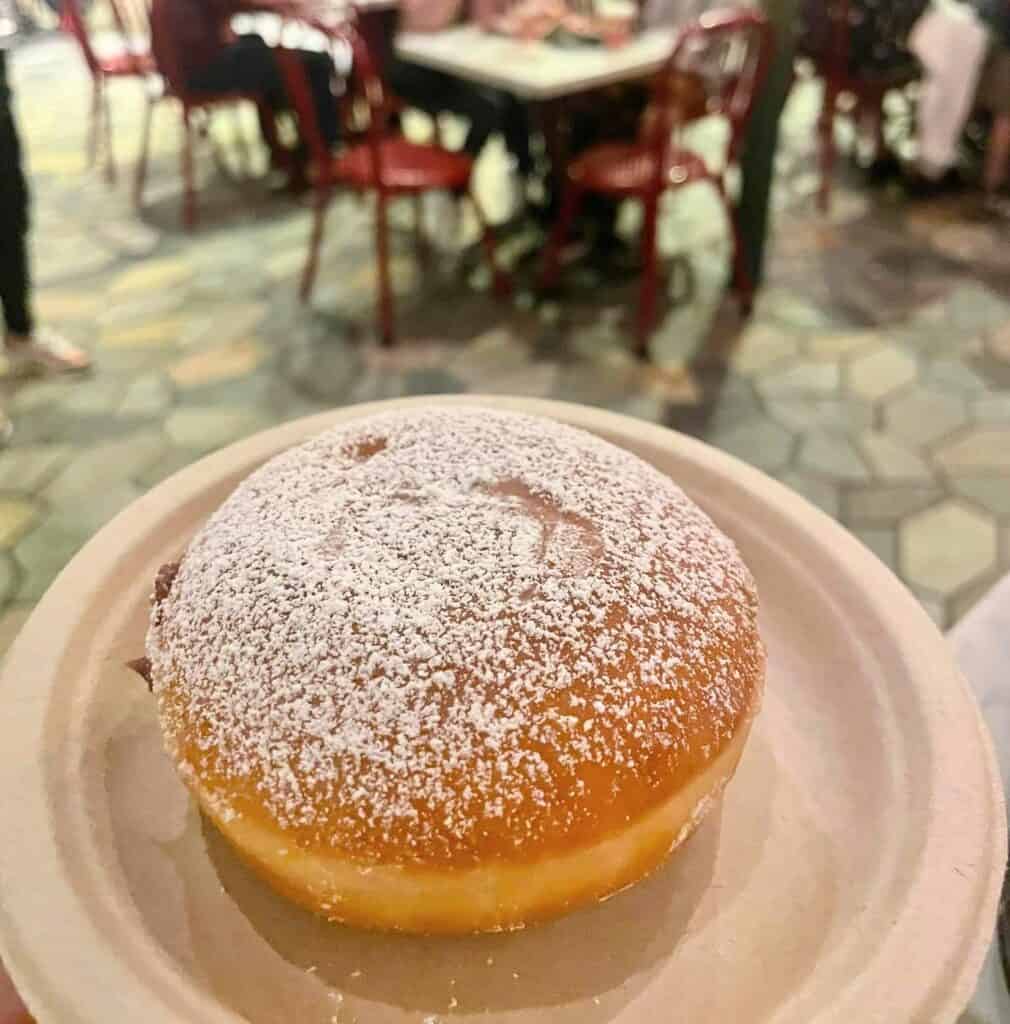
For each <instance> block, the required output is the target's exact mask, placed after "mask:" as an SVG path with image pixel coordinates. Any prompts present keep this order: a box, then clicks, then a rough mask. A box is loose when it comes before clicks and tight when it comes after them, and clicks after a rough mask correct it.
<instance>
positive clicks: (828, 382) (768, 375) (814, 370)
mask: <svg viewBox="0 0 1010 1024" xmlns="http://www.w3.org/2000/svg"><path fill="white" fill-rule="evenodd" d="M841 377H842V372H841V368H840V367H839V366H838V364H837V363H821V362H817V361H815V360H812V359H797V360H789V361H787V362H785V363H783V364H782V365H781V366H779V365H776V366H775V367H774V368H772V369H770V370H766V371H765V372H764V373H761V374H759V375H758V377H757V379H756V380H755V386H756V387H757V389H758V391H760V392H761V394H762V395H765V396H766V397H767V396H772V395H787V394H813V395H833V394H835V393H836V392H837V391H838V385H839V383H840V381H841Z"/></svg>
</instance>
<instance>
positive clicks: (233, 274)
mask: <svg viewBox="0 0 1010 1024" xmlns="http://www.w3.org/2000/svg"><path fill="white" fill-rule="evenodd" d="M15 79H16V81H17V83H18V85H19V90H18V92H19V103H20V115H21V121H22V124H23V126H24V134H25V136H26V143H27V148H28V150H29V152H30V156H31V169H32V177H33V181H34V185H35V190H36V207H35V234H34V245H35V258H36V265H37V278H38V286H39V295H38V300H39V306H40V310H41V313H42V315H43V317H44V318H45V319H46V320H48V321H51V322H53V323H54V324H56V325H57V326H59V327H60V328H61V329H63V330H65V331H66V332H67V333H69V334H71V335H73V336H74V337H75V338H77V339H79V340H80V341H81V342H82V343H84V344H86V345H87V346H88V347H90V348H91V349H92V350H93V351H94V354H95V357H96V360H97V371H96V372H95V373H94V374H93V375H92V376H90V377H89V378H87V379H85V380H80V381H63V380H46V381H20V380H14V379H10V378H4V379H3V381H2V385H0V387H2V390H0V396H2V397H0V400H2V401H3V402H4V403H5V405H6V408H7V409H8V410H9V412H10V414H11V415H12V416H13V417H14V419H15V421H16V426H17V433H16V436H15V441H14V443H13V445H12V446H11V447H10V448H9V449H8V450H6V451H5V452H3V453H2V454H0V604H2V608H3V618H2V622H0V648H2V646H3V645H5V644H6V643H7V642H9V639H10V637H11V636H12V635H13V633H14V632H15V631H16V629H17V628H18V626H19V625H20V623H21V622H22V621H23V619H24V617H25V615H26V613H27V610H28V609H29V608H30V607H31V605H32V604H33V602H35V601H36V600H37V599H38V598H39V596H40V595H41V594H42V593H43V591H44V590H45V589H46V587H47V586H48V585H49V583H50V582H51V580H52V579H53V577H54V576H55V574H56V573H57V572H58V571H59V569H60V568H61V567H62V566H63V564H64V563H65V562H66V561H67V559H69V558H70V557H71V555H73V553H74V552H75V551H76V550H77V549H78V548H79V547H80V546H81V545H82V544H83V543H84V541H85V540H86V539H87V538H88V537H89V536H90V535H91V534H92V533H93V532H94V531H95V530H96V529H98V527H100V526H101V525H102V524H103V523H104V522H105V521H107V520H108V519H109V518H110V517H111V516H112V515H113V514H114V513H115V512H116V511H117V510H119V509H120V508H121V507H123V506H124V505H125V504H127V503H128V502H130V501H132V500H133V499H134V498H135V497H136V496H137V495H139V494H140V493H141V492H142V491H143V490H144V489H145V488H147V487H149V486H151V485H152V484H154V483H156V482H157V481H159V480H161V479H162V478H164V477H165V476H167V475H168V474H170V473H172V472H173V471H174V470H176V469H177V468H179V467H180V466H183V465H185V464H186V463H188V462H189V461H191V460H192V459H195V458H197V457H199V456H200V455H201V454H203V453H205V452H207V451H210V450H212V449H214V448H217V447H219V446H221V445H224V444H227V443H228V442H230V441H232V440H235V439H237V438H239V437H241V436H243V435H246V434H248V433H250V432H252V431H256V430H259V429H261V428H263V427H267V426H270V425H271V424H274V423H277V422H279V421H281V420H284V419H288V418H291V417H295V416H301V415H303V414H306V413H309V412H312V411H315V410H317V409H320V408H324V407H327V406H331V405H335V404H343V403H348V402H355V401H361V400H367V399H375V398H382V397H390V396H396V395H404V394H415V393H418V394H421V393H438V392H452V391H463V390H474V391H486V392H499V393H505V392H512V393H517V394H524V395H537V396H554V397H561V398H565V399H569V400H573V401H580V402H586V403H591V404H595V405H600V406H605V407H608V408H611V409H615V410H619V411H622V412H626V413H629V414H632V415H635V416H640V417H644V418H647V419H650V420H655V421H658V422H661V423H665V424H668V425H670V426H673V427H676V428H678V429H682V430H685V431H688V432H691V433H693V434H696V435H699V436H701V437H703V438H705V439H706V440H708V441H710V442H712V443H713V444H716V445H718V446H719V447H721V448H724V449H726V450H728V451H730V452H733V453H735V454H736V455H738V456H740V457H741V458H743V459H745V460H747V461H749V462H751V463H753V464H755V465H757V466H759V467H761V468H762V469H764V470H766V471H767V472H769V473H772V474H774V475H775V476H777V477H779V478H781V479H782V480H784V481H786V482H787V483H788V484H790V485H791V486H793V487H794V488H796V489H797V490H799V491H800V492H802V493H803V494H805V495H806V496H807V497H809V498H810V499H811V500H812V501H814V502H815V503H816V504H818V505H819V506H821V507H822V508H823V509H825V510H826V511H827V512H828V513H830V514H831V515H833V516H835V517H837V518H839V519H840V520H841V521H842V522H843V523H845V524H846V525H847V526H848V527H850V528H851V529H852V530H853V531H854V532H855V533H856V534H857V535H858V536H859V537H861V538H862V540H863V541H864V542H865V543H866V544H868V545H869V546H870V547H871V548H872V549H873V550H874V551H875V552H877V554H878V555H879V556H880V557H881V558H882V559H883V560H884V561H885V562H887V563H888V564H889V565H891V566H892V567H893V568H894V569H895V570H896V571H897V572H898V573H899V574H900V575H901V576H902V577H903V578H904V579H905V580H906V581H907V583H908V584H909V586H910V587H911V588H912V589H913V590H914V591H915V593H916V594H917V595H918V596H919V597H920V598H921V600H922V601H923V602H924V603H925V605H926V607H927V608H928V609H929V611H930V612H931V614H932V615H933V616H934V617H935V618H936V619H937V620H938V621H939V622H940V623H942V624H944V625H947V624H949V623H950V622H951V621H953V620H954V619H956V618H957V617H958V616H960V615H961V614H963V613H964V612H965V610H966V609H967V608H968V607H969V606H970V605H971V604H972V603H973V602H974V601H975V600H976V598H977V597H978V596H979V595H980V594H981V593H983V592H984V591H985V590H986V589H987V588H988V587H989V586H990V585H991V584H992V583H993V582H994V581H995V580H996V579H997V578H998V577H999V576H1000V575H1001V574H1002V573H1003V572H1004V571H1005V570H1006V569H1007V568H1010V247H1008V246H1006V245H1005V239H1004V238H1003V235H1002V233H1001V231H1000V230H999V228H997V227H995V226H992V225H990V224H987V223H986V222H984V221H982V220H979V219H978V218H976V217H975V216H974V214H973V210H972V209H971V206H970V204H968V202H967V201H962V202H959V203H950V202H948V203H946V204H927V205H922V204H916V205H908V204H904V203H899V202H896V201H895V200H894V198H893V197H888V196H887V195H879V194H878V195H870V194H868V193H866V192H864V191H862V190H860V189H856V188H854V187H852V185H846V184H844V183H842V184H841V185H840V187H839V191H838V193H837V196H836V201H835V205H834V209H833V214H832V216H831V217H830V218H829V219H828V220H823V219H821V218H819V217H818V216H817V215H816V214H815V213H814V212H813V210H812V208H811V199H810V196H811V194H812V192H813V191H814V189H815V188H816V184H817V179H816V176H815V175H814V174H813V173H812V171H811V167H812V161H811V159H810V155H809V147H810V143H811V139H812V132H811V119H812V116H813V111H814V109H815V101H816V96H815V95H814V94H813V93H812V92H811V91H810V90H801V91H800V92H799V93H798V94H797V95H796V97H795V98H794V102H793V103H792V105H791V107H790V109H789V112H788V120H787V130H786V144H785V146H784V152H783V154H782V157H781V168H780V171H781V175H780V177H781V181H780V187H779V194H778V197H777V198H778V206H779V208H780V211H781V214H780V218H779V232H778V238H777V245H776V249H775V255H774V260H773V266H772V271H771V275H770V277H771V279H770V282H769V286H768V287H767V289H766V290H765V292H764V294H763V295H762V297H761V300H760V303H759V306H758V309H757V313H756V315H755V317H754V318H753V320H752V321H751V322H750V323H749V324H748V325H747V326H746V327H745V328H743V329H741V325H740V323H739V321H738V319H737V317H736V314H735V312H734V310H733V308H732V305H731V304H730V303H729V302H723V301H722V290H723V279H724V276H725V273H726V254H727V248H726V238H725V225H724V223H723V221H722V219H721V217H720V215H719V211H718V206H717V205H716V203H715V200H714V197H712V196H711V195H709V194H707V193H706V192H705V191H704V188H701V189H693V190H690V191H685V192H684V193H683V194H682V195H681V196H680V197H679V198H677V199H675V200H674V201H671V203H670V204H669V206H668V208H667V209H666V210H665V212H664V218H663V230H662V238H663V248H664V251H665V252H666V253H667V254H668V255H669V256H670V257H671V261H670V262H671V265H672V266H674V267H675V268H676V272H675V273H673V274H672V275H671V285H670V291H671V302H670V307H669V310H668V313H667V316H666V318H665V320H664V323H663V325H662V327H661V329H660V330H659V332H657V335H656V338H655V340H654V344H653V356H654V362H653V365H652V366H649V367H647V366H642V365H640V364H638V363H636V362H635V361H634V360H633V359H632V358H631V357H630V356H629V355H628V337H627V334H626V328H625V322H624V317H625V314H626V310H627V308H628V302H629V299H630V298H631V297H632V296H633V293H634V281H633V278H631V277H629V276H628V275H622V274H620V273H617V272H615V271H613V270H609V271H606V272H601V271H598V270H593V269H589V268H586V269H579V270H577V271H574V272H572V273H571V274H570V275H569V279H568V290H567V293H566V295H565V297H564V301H563V303H562V304H556V305H546V306H538V305H537V304H535V303H534V301H533V295H532V292H531V288H530V285H531V282H532V268H533V266H534V265H535V257H536V255H537V250H538V247H539V245H540V244H541V239H540V238H539V237H538V236H537V235H536V234H535V232H531V231H529V230H524V231H517V232H512V233H510V234H509V235H508V237H507V239H506V244H505V251H506V255H507V257H508V259H509V260H510V262H512V263H513V264H514V265H515V267H516V273H517V278H518V280H519V281H520V287H519V288H518V293H517V296H516V298H515V301H514V302H513V303H511V304H509V305H507V306H506V305H502V304H500V303H497V302H495V300H494V299H493V298H492V297H491V296H490V295H489V294H487V291H486V289H487V281H486V277H484V276H483V275H482V271H481V270H480V268H479V266H478V265H477V264H476V263H474V264H471V263H470V262H469V261H468V260H467V259H466V258H464V259H462V260H459V259H454V258H453V257H452V255H451V252H450V250H445V252H443V256H442V258H440V259H439V260H437V261H436V264H435V265H434V266H433V267H430V268H429V269H428V270H427V272H426V273H425V275H424V279H423V280H422V279H421V274H420V273H419V268H418V263H417V261H416V260H415V256H414V252H413V245H412V239H411V235H410V233H409V232H408V231H404V232H402V233H401V234H400V235H399V236H398V238H397V244H396V250H395V252H396V254H395V278H396V282H397V287H398V290H399V292H400V293H401V299H400V302H399V309H398V312H399V323H400V330H401V334H402V338H401V342H400V345H399V347H398V348H396V349H395V350H393V351H383V350H381V349H379V348H378V347H377V346H376V344H375V342H374V337H373V332H372V296H373V261H372V248H371V245H372V242H371V234H370V231H369V223H370V220H369V214H368V210H367V208H365V207H364V206H362V205H361V204H358V203H356V202H355V201H353V200H351V199H347V200H342V201H340V202H338V203H335V204H334V208H333V211H332V213H331V216H330V221H329V239H328V242H327V246H326V249H325V255H324V259H323V264H322V272H321V276H320V284H319V288H318V290H317V294H316V297H315V301H314V304H313V306H312V308H311V309H307V310H306V309H303V308H301V307H299V305H298V304H297V302H296V301H295V281H296V277H297V274H298V271H299V269H300V265H301V261H302V259H303V255H304V245H305V240H306V235H307V231H308V213H307V211H306V210H305V209H304V208H302V207H300V206H299V205H297V204H295V203H292V202H290V201H287V200H280V199H277V198H272V197H270V196H269V195H267V194H265V193H264V192H263V190H262V189H261V188H260V187H259V186H256V185H252V184H244V185H236V184H235V183H233V182H230V181H228V180H227V179H226V178H225V177H223V176H222V175H221V174H220V173H218V172H216V171H215V170H214V168H213V167H212V166H211V164H210V162H209V161H206V160H205V161H204V163H206V164H207V166H206V167H205V168H204V170H205V171H206V172H207V174H206V177H207V181H206V183H205V187H204V189H203V191H202V194H201V204H202V214H203V220H202V225H201V228H200V229H199V230H198V231H197V232H196V233H195V234H192V235H187V234H185V233H184V232H182V231H181V230H180V227H179V218H178V213H179V209H178V198H179V197H178V178H177V173H176V167H175V157H174V154H175V152H176V148H175V147H176V144H177V115H176V114H175V112H174V111H172V110H171V109H169V108H166V109H164V110H162V111H161V112H160V114H159V121H158V127H157V134H156V149H157V159H156V161H155V165H154V168H153V181H152V188H151V195H150V202H149V204H148V208H147V210H146V212H145V215H144V217H143V219H138V218H137V217H136V216H135V215H134V213H133V212H132V209H131V204H130V202H129V188H128V183H127V182H125V181H123V182H121V183H120V185H119V187H118V188H116V189H114V190H110V189H108V188H107V187H106V186H105V185H104V184H103V182H102V181H101V180H100V179H99V177H98V176H96V175H95V174H94V173H90V172H86V169H85V167H84V160H83V135H84V130H85V126H86V111H87V105H88V91H87V81H86V79H85V77H84V74H83V71H82V69H81V66H80V63H79V61H78V59H77V55H76V53H75V52H74V50H73V49H72V47H71V46H70V45H69V44H68V43H67V42H65V41H62V40H53V39H48V40H47V39H43V40H36V41H33V42H32V43H31V44H30V45H28V46H26V47H23V48H22V50H21V51H19V53H18V54H17V59H16V64H15ZM114 92H115V95H114V121H115V130H116V140H117V148H118V155H119V158H120V163H121V165H123V168H124V171H125V173H124V174H123V175H122V177H124V178H125V177H128V171H129V163H130V162H131V161H132V156H133V152H132V147H133V145H134V144H135V140H136V138H137V135H138V132H137V124H138V121H139V116H140V113H141V109H142V98H141V95H140V92H139V90H138V89H137V88H136V87H135V86H132V85H130V84H123V85H122V86H120V87H118V88H116V89H115V90H114ZM220 127H221V128H222V129H223V130H224V132H225V134H227V133H228V132H229V131H230V128H231V127H232V126H231V125H230V123H227V119H226V123H225V124H223V125H221V126H220ZM710 141H711V140H710ZM481 182H482V188H483V190H484V191H485V192H486V194H487V195H488V197H489V199H490V200H492V202H495V201H496V202H497V209H498V211H499V213H501V212H504V211H505V210H506V208H507V197H508V195H509V189H508V188H507V182H505V180H504V179H503V177H502V172H501V161H500V160H497V161H496V160H495V156H494V154H493V153H492V154H491V155H489V157H488V159H487V160H486V161H485V162H484V164H483V166H482V167H481ZM406 212H407V213H409V210H408V211H406ZM430 212H431V214H432V215H431V217H430V220H431V222H432V223H436V222H439V224H440V222H441V221H442V220H444V218H443V217H442V216H441V214H440V211H439V210H433V211H430ZM627 226H628V228H629V229H630V228H631V227H633V224H630V223H629V224H628V225H627ZM436 234H438V232H436ZM443 234H444V232H443Z"/></svg>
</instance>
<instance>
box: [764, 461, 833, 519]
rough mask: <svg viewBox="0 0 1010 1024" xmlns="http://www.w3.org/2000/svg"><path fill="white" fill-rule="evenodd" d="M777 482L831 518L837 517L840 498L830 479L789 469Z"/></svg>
mask: <svg viewBox="0 0 1010 1024" xmlns="http://www.w3.org/2000/svg"><path fill="white" fill-rule="evenodd" d="M778 479H779V482H780V483H783V484H785V485H786V487H789V488H791V489H792V490H794V491H796V493H797V494H801V495H803V497H804V498H806V499H807V501H809V502H810V503H811V504H813V505H816V506H817V507H818V508H819V509H820V510H821V511H822V512H826V513H827V514H828V515H829V516H831V518H832V519H837V518H838V515H839V511H840V505H841V498H840V495H839V492H838V487H837V485H836V484H834V483H833V482H831V481H828V480H824V479H821V478H820V477H816V476H810V475H809V474H808V473H797V472H795V471H794V470H789V471H788V472H786V473H783V474H781V475H780V476H779V478H778Z"/></svg>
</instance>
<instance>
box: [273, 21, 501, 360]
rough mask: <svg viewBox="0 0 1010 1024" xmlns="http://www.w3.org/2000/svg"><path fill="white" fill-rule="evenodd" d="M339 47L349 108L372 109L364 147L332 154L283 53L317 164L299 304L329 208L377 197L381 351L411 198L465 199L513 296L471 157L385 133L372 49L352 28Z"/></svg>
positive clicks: (303, 84)
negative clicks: (403, 206)
mask: <svg viewBox="0 0 1010 1024" xmlns="http://www.w3.org/2000/svg"><path fill="white" fill-rule="evenodd" d="M330 35H331V36H332V37H334V39H338V40H341V41H343V42H345V43H346V44H347V45H348V46H349V47H350V50H351V54H352V60H353V63H352V70H351V81H350V83H349V91H348V98H347V99H348V102H350V103H353V102H354V101H355V100H356V99H361V100H363V101H364V104H365V105H366V106H367V111H368V123H367V128H366V134H365V141H363V142H352V144H350V145H348V146H347V147H346V148H343V149H339V150H337V151H336V152H331V151H330V150H329V149H328V148H327V147H326V145H325V143H324V142H323V139H322V136H321V135H320V132H319V125H318V121H317V118H316V113H315V108H314V106H313V103H312V98H311V95H310V93H309V85H308V79H307V78H306V75H305V71H304V69H303V67H302V65H301V63H300V62H299V61H298V59H297V57H296V56H295V55H294V54H293V53H291V52H284V51H281V52H280V53H279V57H280V60H281V68H282V71H283V73H284V77H285V82H286V85H287V89H288V96H289V99H290V100H291V102H292V106H293V107H294V110H295V112H296V115H297V117H298V124H299V129H300V132H301V135H302V138H303V140H304V141H305V142H306V143H307V144H308V146H309V151H310V153H311V156H312V162H313V167H312V180H313V186H314V189H315V202H314V212H313V223H312V234H311V236H310V239H309V250H308V257H307V259H306V263H305V270H304V272H303V275H302V282H301V298H302V301H303V302H307V301H308V299H309V297H310V296H311V293H312V288H313V285H314V283H315V279H316V273H317V270H318V266H319V250H320V247H321V245H322V241H323V230H324V227H325V222H326V213H327V210H328V208H329V204H330V201H331V200H332V198H333V195H334V192H335V190H336V188H337V187H338V186H344V187H345V188H348V189H350V190H352V191H355V192H358V193H368V192H374V193H375V199H376V211H375V242H376V253H377V258H378V269H379V289H378V296H377V298H378V321H379V330H380V339H381V341H382V343H383V344H384V345H391V344H392V343H393V340H394V322H393V321H394V318H393V289H392V283H391V281H390V276H389V224H388V216H387V214H388V205H389V202H390V201H391V200H393V199H397V198H401V197H411V198H413V199H414V200H415V202H417V201H419V200H420V197H421V196H422V195H423V194H424V193H425V192H433V191H445V192H449V193H451V194H452V195H454V196H456V197H457V198H458V199H462V198H463V197H464V196H468V197H469V199H470V201H471V203H472V205H473V208H474V211H475V212H476V214H477V218H478V220H479V221H480V224H481V229H482V244H483V246H484V251H485V255H486V257H487V260H488V263H489V265H490V267H491V271H492V274H493V277H494V283H495V290H496V291H497V292H498V294H500V295H501V294H506V293H507V292H508V291H509V280H508V277H507V276H506V275H505V274H504V273H503V272H501V271H499V269H498V268H497V266H496V265H495V257H494V239H493V237H492V234H491V231H490V228H489V227H488V224H487V221H486V219H485V217H484V213H483V211H482V209H481V207H480V204H479V202H478V201H477V198H476V197H475V196H474V194H473V191H472V188H471V179H472V176H473V166H474V161H473V159H472V158H471V157H469V156H467V155H465V154H462V153H454V152H452V151H450V150H447V149H443V148H442V147H441V146H438V145H422V144H419V143H414V142H410V141H409V140H408V139H406V138H404V137H403V136H402V135H400V134H399V133H397V132H392V131H390V130H389V128H388V123H387V122H388V117H389V114H390V111H391V109H393V107H394V105H395V101H393V99H392V97H390V95H389V93H388V92H387V90H386V88H385V86H384V84H383V81H382V78H381V76H380V75H379V73H378V72H377V70H376V66H375V63H374V61H373V59H372V55H371V52H370V49H369V47H368V45H367V44H366V43H365V41H364V39H363V37H362V36H361V34H360V33H359V32H358V30H357V29H356V28H355V26H354V25H353V24H348V25H346V26H342V27H341V28H340V29H338V30H336V31H334V30H333V29H330Z"/></svg>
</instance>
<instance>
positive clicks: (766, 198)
mask: <svg viewBox="0 0 1010 1024" xmlns="http://www.w3.org/2000/svg"><path fill="white" fill-rule="evenodd" d="M762 6H763V8H764V11H765V14H766V15H767V16H768V20H769V21H770V22H771V23H772V27H773V29H774V30H775V50H774V53H773V55H772V63H771V67H770V68H769V69H768V77H767V79H766V80H765V84H764V87H763V88H762V89H761V91H760V92H759V93H758V97H757V101H756V102H755V104H754V110H753V113H752V114H751V120H750V125H749V126H748V128H747V136H746V139H745V140H744V150H743V154H742V156H741V159H740V172H741V187H740V201H739V204H738V207H737V223H738V224H739V227H740V243H741V245H742V247H743V256H744V261H745V264H746V267H747V272H748V273H749V274H750V277H751V280H752V281H753V282H754V285H755V286H758V285H760V284H761V282H762V281H763V280H764V274H765V252H766V247H767V241H768V226H769V219H770V218H769V213H770V209H771V195H772V185H773V183H774V180H775V153H776V151H777V150H778V143H779V121H780V119H781V117H782V111H783V109H784V107H785V105H786V100H787V99H788V98H789V91H790V89H791V88H792V83H793V60H794V57H795V52H796V50H795V31H794V30H795V25H796V19H797V17H798V16H799V6H800V0H763V2H762Z"/></svg>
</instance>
